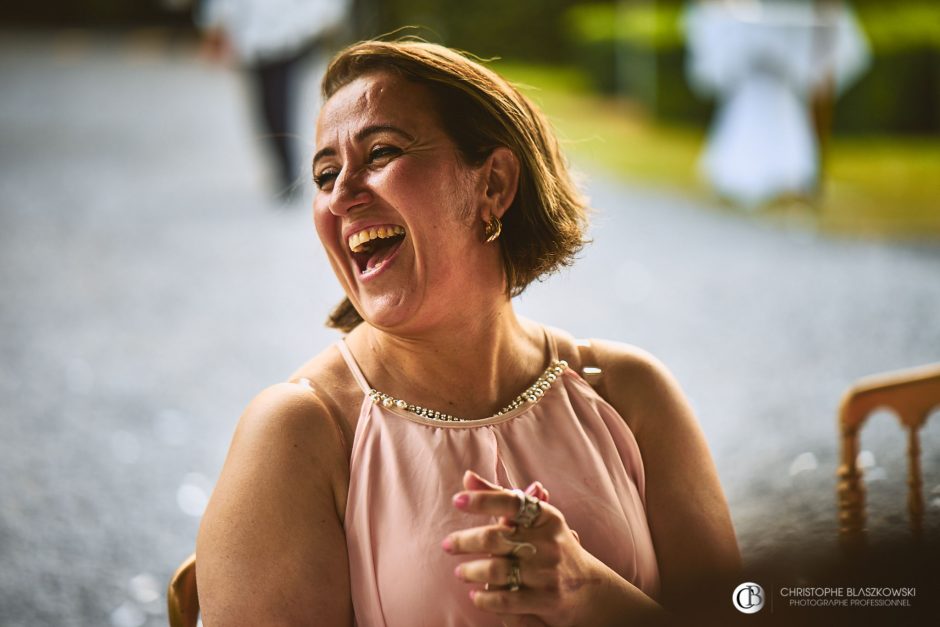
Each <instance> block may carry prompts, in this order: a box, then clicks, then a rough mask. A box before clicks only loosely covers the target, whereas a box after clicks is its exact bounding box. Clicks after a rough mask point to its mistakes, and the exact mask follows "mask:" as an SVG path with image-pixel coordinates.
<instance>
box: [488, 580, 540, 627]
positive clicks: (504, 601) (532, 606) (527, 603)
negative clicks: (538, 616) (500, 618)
mask: <svg viewBox="0 0 940 627" xmlns="http://www.w3.org/2000/svg"><path fill="white" fill-rule="evenodd" d="M470 600H471V601H473V604H474V605H475V606H477V607H478V608H479V609H481V610H483V611H486V612H493V613H494V614H534V613H536V612H538V611H540V610H542V611H544V609H545V608H544V605H545V599H544V598H542V597H540V596H539V593H537V592H535V591H534V590H526V589H522V590H516V591H514V592H513V591H511V590H471V591H470ZM535 624H536V625H537V624H538V623H535Z"/></svg>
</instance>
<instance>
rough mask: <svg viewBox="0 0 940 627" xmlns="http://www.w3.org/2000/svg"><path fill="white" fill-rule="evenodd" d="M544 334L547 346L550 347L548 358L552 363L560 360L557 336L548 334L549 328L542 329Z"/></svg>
mask: <svg viewBox="0 0 940 627" xmlns="http://www.w3.org/2000/svg"><path fill="white" fill-rule="evenodd" d="M542 333H543V334H544V335H545V345H546V346H547V347H548V358H549V360H551V361H555V360H557V359H558V345H557V344H556V343H555V336H554V335H552V334H551V333H549V332H548V328H547V327H544V326H543V327H542Z"/></svg>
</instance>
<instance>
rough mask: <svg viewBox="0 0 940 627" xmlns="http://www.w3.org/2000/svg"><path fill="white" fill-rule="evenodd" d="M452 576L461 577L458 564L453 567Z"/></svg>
mask: <svg viewBox="0 0 940 627" xmlns="http://www.w3.org/2000/svg"><path fill="white" fill-rule="evenodd" d="M454 577H456V578H457V579H463V575H461V574H460V566H457V568H455V569H454Z"/></svg>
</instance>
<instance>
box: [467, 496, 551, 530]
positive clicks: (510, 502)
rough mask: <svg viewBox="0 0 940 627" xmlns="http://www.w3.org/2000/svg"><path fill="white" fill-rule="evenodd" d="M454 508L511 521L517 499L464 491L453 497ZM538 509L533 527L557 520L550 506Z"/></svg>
mask: <svg viewBox="0 0 940 627" xmlns="http://www.w3.org/2000/svg"><path fill="white" fill-rule="evenodd" d="M454 507H456V508H457V509H460V510H463V511H465V512H467V513H470V514H486V515H489V516H496V517H503V518H505V519H508V520H509V521H512V520H513V519H514V518H515V517H516V516H518V514H519V497H517V496H516V495H515V494H513V493H512V492H508V491H501V492H493V491H479V490H472V491H464V492H458V493H457V494H455V495H454ZM540 508H541V513H540V515H539V517H538V518H537V519H536V520H535V524H534V526H536V527H540V526H543V525H545V524H546V523H547V522H548V521H549V520H551V519H553V518H557V516H554V514H555V513H556V512H557V511H558V510H556V509H555V508H554V507H552V506H551V505H550V504H548V503H545V502H542V503H541V504H540Z"/></svg>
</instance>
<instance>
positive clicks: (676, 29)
mask: <svg viewBox="0 0 940 627" xmlns="http://www.w3.org/2000/svg"><path fill="white" fill-rule="evenodd" d="M681 10H682V8H681V6H680V5H677V4H658V3H654V2H640V3H631V4H629V5H625V6H622V7H621V6H619V5H616V4H611V3H608V2H598V3H594V4H580V5H576V6H573V7H571V9H569V10H568V12H567V14H566V15H565V22H566V24H568V33H569V35H570V36H572V37H573V39H575V40H577V41H582V42H585V43H596V44H611V43H612V42H613V41H614V40H620V41H624V42H629V43H632V44H635V45H638V46H642V47H644V48H657V49H662V48H675V47H678V46H681V45H682V31H681V28H680V23H679V20H680V16H681Z"/></svg>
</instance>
